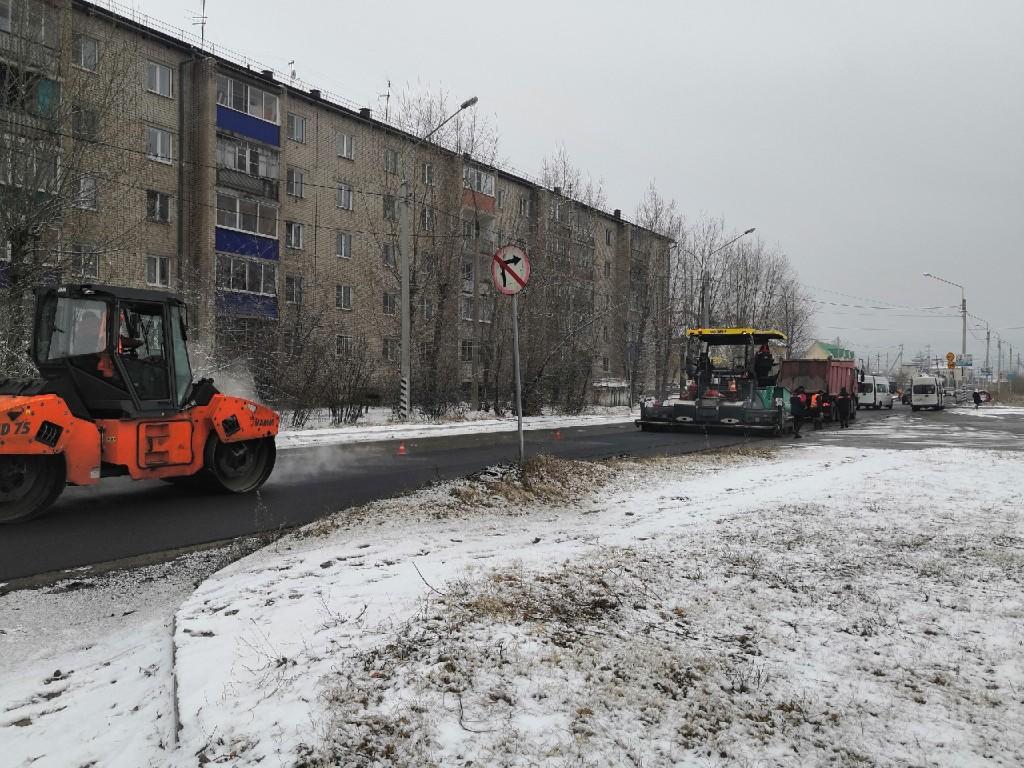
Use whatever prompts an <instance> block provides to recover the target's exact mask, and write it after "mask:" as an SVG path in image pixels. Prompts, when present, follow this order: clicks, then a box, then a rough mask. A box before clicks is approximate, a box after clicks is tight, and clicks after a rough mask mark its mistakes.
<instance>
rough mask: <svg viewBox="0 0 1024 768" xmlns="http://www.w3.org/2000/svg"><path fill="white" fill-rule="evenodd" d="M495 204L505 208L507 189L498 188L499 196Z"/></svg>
mask: <svg viewBox="0 0 1024 768" xmlns="http://www.w3.org/2000/svg"><path fill="white" fill-rule="evenodd" d="M495 205H497V206H498V207H499V208H504V207H505V190H504V189H499V190H498V196H497V197H496V198H495Z"/></svg>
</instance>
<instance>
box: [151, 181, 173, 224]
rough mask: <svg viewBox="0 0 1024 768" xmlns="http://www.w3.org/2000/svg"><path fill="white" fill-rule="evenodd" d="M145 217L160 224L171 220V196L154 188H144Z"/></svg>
mask: <svg viewBox="0 0 1024 768" xmlns="http://www.w3.org/2000/svg"><path fill="white" fill-rule="evenodd" d="M146 218H147V219H148V220H149V221H155V222H158V223H160V224H166V223H167V222H169V221H170V220H171V196H170V195H168V194H165V193H163V192H157V191H156V190H154V189H147V190H146Z"/></svg>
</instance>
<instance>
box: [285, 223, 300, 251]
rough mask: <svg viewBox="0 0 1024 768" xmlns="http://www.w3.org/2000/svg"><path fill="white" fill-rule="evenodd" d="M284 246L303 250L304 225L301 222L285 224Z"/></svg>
mask: <svg viewBox="0 0 1024 768" xmlns="http://www.w3.org/2000/svg"><path fill="white" fill-rule="evenodd" d="M284 244H285V245H286V246H288V247H289V248H302V225H301V224H300V223H299V222H297V221H286V222H285V223H284Z"/></svg>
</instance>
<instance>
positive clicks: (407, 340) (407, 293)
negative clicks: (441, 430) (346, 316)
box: [398, 173, 412, 420]
mask: <svg viewBox="0 0 1024 768" xmlns="http://www.w3.org/2000/svg"><path fill="white" fill-rule="evenodd" d="M398 194H399V200H400V202H399V203H398V251H399V256H400V259H399V279H400V280H401V283H402V339H401V344H402V349H401V353H402V379H401V381H400V382H399V385H398V390H399V391H398V394H399V406H398V417H399V418H400V419H402V420H405V419H408V418H409V411H410V409H411V406H412V401H411V400H412V399H411V397H410V388H411V386H412V380H411V379H412V349H411V347H412V299H411V290H412V289H411V287H410V286H409V261H410V259H411V256H412V226H411V224H410V219H411V218H412V213H411V211H410V208H411V207H412V203H411V201H410V199H409V198H410V197H411V195H410V193H409V182H408V180H407V178H406V174H404V173H403V174H402V183H401V185H400V186H399V192H398Z"/></svg>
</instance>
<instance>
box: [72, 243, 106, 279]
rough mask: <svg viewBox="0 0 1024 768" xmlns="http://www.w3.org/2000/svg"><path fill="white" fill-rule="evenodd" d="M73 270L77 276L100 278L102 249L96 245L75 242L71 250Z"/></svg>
mask: <svg viewBox="0 0 1024 768" xmlns="http://www.w3.org/2000/svg"><path fill="white" fill-rule="evenodd" d="M68 255H69V256H70V261H71V271H72V273H73V274H74V275H75V277H82V278H91V279H93V280H98V279H99V276H100V250H99V248H97V247H96V246H95V245H84V244H82V243H75V244H74V245H72V246H71V250H70V251H69V254H68Z"/></svg>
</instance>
